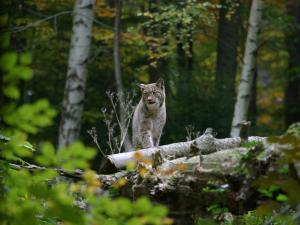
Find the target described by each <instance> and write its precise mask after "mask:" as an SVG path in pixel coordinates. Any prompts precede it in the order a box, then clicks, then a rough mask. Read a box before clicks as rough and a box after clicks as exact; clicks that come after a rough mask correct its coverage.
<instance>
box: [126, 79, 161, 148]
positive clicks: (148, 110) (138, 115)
mask: <svg viewBox="0 0 300 225" xmlns="http://www.w3.org/2000/svg"><path fill="white" fill-rule="evenodd" d="M139 86H140V89H141V91H142V97H141V100H140V102H139V104H138V105H137V106H136V108H135V111H134V114H133V119H132V138H133V140H132V143H133V146H134V147H135V148H136V149H139V148H150V147H153V146H159V141H160V137H161V134H162V130H163V128H164V125H165V123H166V104H165V87H164V81H163V80H162V79H159V80H158V81H157V82H156V83H152V84H140V85H139Z"/></svg>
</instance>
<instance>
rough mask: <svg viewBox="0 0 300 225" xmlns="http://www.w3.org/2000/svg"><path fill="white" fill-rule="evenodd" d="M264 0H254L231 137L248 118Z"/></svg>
mask: <svg viewBox="0 0 300 225" xmlns="http://www.w3.org/2000/svg"><path fill="white" fill-rule="evenodd" d="M262 10H263V0H253V1H252V6H251V11H250V18H249V27H248V34H247V39H246V47H245V52H244V57H243V68H242V74H241V79H240V84H239V88H238V96H237V100H236V103H235V108H234V116H233V120H232V124H231V133H230V135H231V137H237V136H238V135H239V124H240V123H241V122H242V121H243V120H247V114H248V109H249V103H250V97H251V86H252V83H253V76H254V73H253V72H254V69H255V59H256V52H257V48H258V33H259V28H260V23H261V20H262Z"/></svg>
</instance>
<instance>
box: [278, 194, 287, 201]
mask: <svg viewBox="0 0 300 225" xmlns="http://www.w3.org/2000/svg"><path fill="white" fill-rule="evenodd" d="M276 200H277V201H280V202H287V201H288V200H289V198H288V196H286V195H284V194H279V195H277V197H276Z"/></svg>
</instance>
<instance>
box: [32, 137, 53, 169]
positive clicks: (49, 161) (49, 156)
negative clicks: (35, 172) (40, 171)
mask: <svg viewBox="0 0 300 225" xmlns="http://www.w3.org/2000/svg"><path fill="white" fill-rule="evenodd" d="M36 161H37V162H38V163H39V164H40V165H43V166H50V165H55V164H56V155H55V150H54V147H53V145H52V144H50V143H49V142H46V143H44V144H43V146H42V154H41V155H39V156H37V157H36Z"/></svg>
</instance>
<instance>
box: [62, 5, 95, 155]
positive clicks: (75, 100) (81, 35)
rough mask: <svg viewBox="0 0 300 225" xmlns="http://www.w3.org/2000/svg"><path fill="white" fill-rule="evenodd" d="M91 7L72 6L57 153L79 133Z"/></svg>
mask: <svg viewBox="0 0 300 225" xmlns="http://www.w3.org/2000/svg"><path fill="white" fill-rule="evenodd" d="M94 6H95V0H76V3H75V7H74V16H73V27H72V37H71V46H70V53H69V61H68V71H67V79H66V85H65V90H64V97H63V103H62V112H61V121H60V127H59V136H58V149H60V148H62V147H65V146H67V145H69V144H70V143H72V142H73V141H75V140H76V139H77V138H78V136H79V133H80V128H81V116H82V111H83V102H84V95H85V86H86V78H87V69H86V64H87V62H88V59H89V52H90V44H91V37H92V24H93V19H94Z"/></svg>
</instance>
